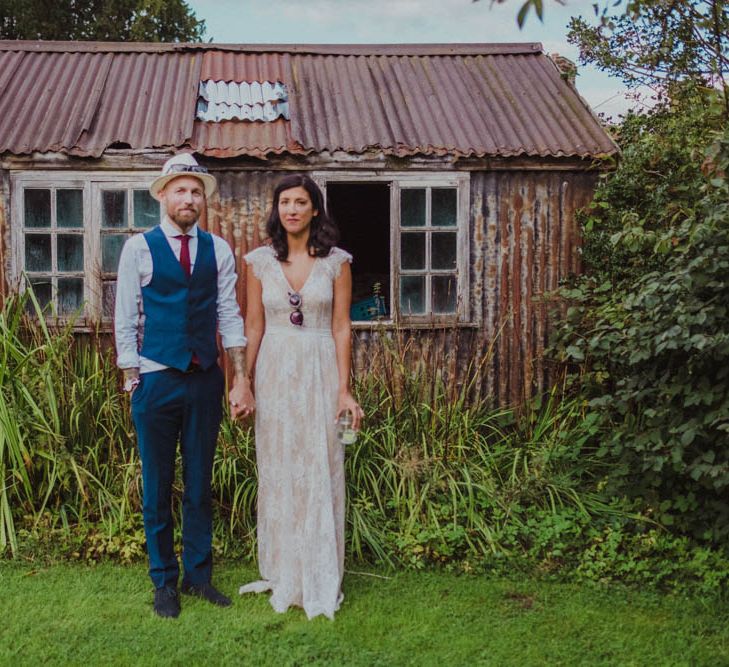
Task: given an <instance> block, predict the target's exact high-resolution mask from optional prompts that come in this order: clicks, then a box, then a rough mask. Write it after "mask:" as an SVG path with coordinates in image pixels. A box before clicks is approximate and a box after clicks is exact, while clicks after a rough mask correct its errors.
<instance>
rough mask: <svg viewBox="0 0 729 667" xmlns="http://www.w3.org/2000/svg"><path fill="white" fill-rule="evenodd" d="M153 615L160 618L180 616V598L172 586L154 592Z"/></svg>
mask: <svg viewBox="0 0 729 667" xmlns="http://www.w3.org/2000/svg"><path fill="white" fill-rule="evenodd" d="M154 613H155V614H157V616H161V617H162V618H177V617H178V616H179V615H180V597H179V595H177V589H176V588H174V587H173V586H163V587H162V588H158V589H157V590H156V591H155V592H154Z"/></svg>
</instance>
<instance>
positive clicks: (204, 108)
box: [195, 79, 289, 123]
mask: <svg viewBox="0 0 729 667" xmlns="http://www.w3.org/2000/svg"><path fill="white" fill-rule="evenodd" d="M288 99H289V97H288V92H287V91H286V86H284V84H282V83H281V82H280V81H275V82H271V81H241V82H238V81H235V80H233V81H225V80H222V81H216V80H215V79H208V80H207V81H201V82H200V89H199V91H198V96H197V109H196V112H195V118H196V119H197V120H202V121H206V122H213V123H218V122H220V121H223V120H246V121H249V122H256V121H261V122H264V123H269V122H271V121H274V120H276V119H277V118H280V117H283V118H285V119H286V120H289V103H288Z"/></svg>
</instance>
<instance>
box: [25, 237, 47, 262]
mask: <svg viewBox="0 0 729 667" xmlns="http://www.w3.org/2000/svg"><path fill="white" fill-rule="evenodd" d="M52 269H53V266H52V264H51V235H50V234H26V235H25V270H26V271H51V270H52Z"/></svg>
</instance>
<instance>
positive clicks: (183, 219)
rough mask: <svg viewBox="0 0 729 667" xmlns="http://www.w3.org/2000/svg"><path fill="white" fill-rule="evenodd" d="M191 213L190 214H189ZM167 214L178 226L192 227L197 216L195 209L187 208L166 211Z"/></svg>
mask: <svg viewBox="0 0 729 667" xmlns="http://www.w3.org/2000/svg"><path fill="white" fill-rule="evenodd" d="M190 213H192V216H190V215H189V214H190ZM167 215H169V216H170V219H171V220H172V221H173V222H174V223H176V224H177V225H178V226H180V227H188V228H189V227H192V226H193V225H194V224H195V223H196V222H197V219H198V217H199V215H200V214H199V212H198V211H196V210H195V209H191V208H187V209H182V210H177V211H172V212H169V211H168V212H167Z"/></svg>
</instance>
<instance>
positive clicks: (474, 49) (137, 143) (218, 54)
mask: <svg viewBox="0 0 729 667" xmlns="http://www.w3.org/2000/svg"><path fill="white" fill-rule="evenodd" d="M208 80H213V81H216V82H218V81H222V82H236V83H240V82H253V81H258V82H265V81H269V82H272V83H273V82H281V83H283V84H284V85H285V87H286V90H287V92H288V96H289V97H288V102H289V105H288V112H289V115H290V119H291V120H290V122H289V121H287V120H285V119H283V118H278V119H277V120H275V121H273V122H269V123H260V122H256V123H251V122H249V121H245V120H239V121H236V120H223V122H217V123H215V122H204V121H200V120H195V116H196V112H197V110H198V107H197V101H198V92H199V85H200V81H208ZM225 113H228V112H227V111H226V112H225ZM216 117H219V118H222V119H225V118H226V115H225V114H217V115H216ZM112 145H115V146H119V145H122V146H124V145H128V146H129V147H131V148H133V149H145V148H170V149H174V148H175V147H181V146H186V147H191V148H193V149H195V150H197V151H199V152H201V153H204V154H208V155H214V156H219V157H224V156H234V155H252V156H256V157H264V156H265V155H266V154H270V153H275V154H279V153H283V152H293V153H309V152H323V151H330V152H333V151H346V152H350V153H363V152H365V151H379V152H382V153H385V154H391V155H398V156H406V155H418V154H420V155H453V156H474V157H484V156H501V157H509V156H518V155H522V156H541V157H563V156H575V157H597V156H603V155H609V154H612V153H615V152H617V147H616V146H615V144H614V143H613V142H612V141H611V140H610V138H609V137H608V136H607V134H606V133H605V131H604V130H603V129H602V127H601V126H600V124H599V122H598V121H597V120H596V118H595V117H594V115H593V114H592V113H591V111H590V110H589V108H588V107H587V105H586V104H585V102H584V101H583V100H582V98H581V97H580V96H579V95H578V94H577V92H576V91H575V90H574V88H572V87H571V86H570V85H569V84H568V83H567V82H565V81H564V80H563V79H562V78H561V76H560V73H559V71H558V70H557V68H556V67H555V66H554V64H553V63H552V62H551V61H550V60H549V59H548V58H547V57H546V56H545V55H544V54H543V53H542V51H541V45H539V44H532V43H528V44H480V45H479V44H451V45H449V44H445V45H215V44H194V45H191V44H164V45H160V44H118V43H114V44H106V43H79V42H9V41H5V42H2V41H0V151H3V152H4V151H7V152H11V153H16V154H18V153H21V154H22V153H30V152H33V151H62V152H68V153H71V154H76V155H93V156H98V155H101V154H102V153H103V151H104V150H105V149H106V148H108V147H109V146H112Z"/></svg>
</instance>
